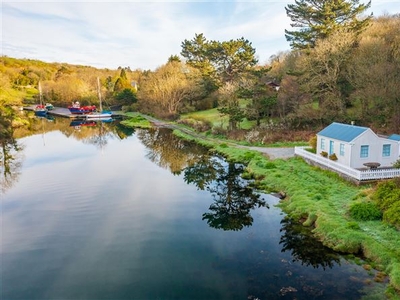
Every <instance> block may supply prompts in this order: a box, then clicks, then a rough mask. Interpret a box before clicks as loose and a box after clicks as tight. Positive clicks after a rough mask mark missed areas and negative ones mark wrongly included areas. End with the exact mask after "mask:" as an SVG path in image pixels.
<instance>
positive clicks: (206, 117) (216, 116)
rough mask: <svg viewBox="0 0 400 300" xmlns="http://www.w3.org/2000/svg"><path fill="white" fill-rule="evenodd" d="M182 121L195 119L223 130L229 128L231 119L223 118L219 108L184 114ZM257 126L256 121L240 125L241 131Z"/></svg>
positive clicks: (247, 121) (244, 121)
mask: <svg viewBox="0 0 400 300" xmlns="http://www.w3.org/2000/svg"><path fill="white" fill-rule="evenodd" d="M181 119H182V120H184V119H194V120H201V121H207V122H210V123H211V124H212V126H213V127H221V128H224V129H226V128H228V124H229V118H228V116H223V115H221V114H220V112H219V111H218V109H217V108H212V109H208V110H203V111H196V112H191V113H187V114H182V115H181ZM254 125H255V121H249V120H247V119H244V120H243V121H242V122H241V123H240V124H239V126H240V128H241V129H251V128H253V127H254Z"/></svg>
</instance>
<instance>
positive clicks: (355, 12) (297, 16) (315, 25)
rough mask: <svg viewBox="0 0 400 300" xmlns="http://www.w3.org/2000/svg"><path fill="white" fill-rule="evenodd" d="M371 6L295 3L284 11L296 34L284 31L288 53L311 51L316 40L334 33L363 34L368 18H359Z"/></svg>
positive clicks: (347, 0) (338, 0) (351, 1)
mask: <svg viewBox="0 0 400 300" xmlns="http://www.w3.org/2000/svg"><path fill="white" fill-rule="evenodd" d="M370 6H371V1H369V2H368V3H367V4H359V0H295V4H289V5H288V6H287V7H285V9H286V14H287V16H288V17H289V18H290V19H291V21H292V24H291V26H292V27H295V28H300V30H298V31H289V30H285V36H286V40H287V41H288V42H290V46H291V47H292V49H305V48H313V47H314V46H315V42H316V41H317V40H318V39H324V38H327V37H329V36H330V35H331V34H332V33H334V32H336V31H337V30H338V29H340V30H346V31H349V32H353V33H356V34H357V33H360V32H361V31H362V30H364V29H365V28H366V27H367V26H368V24H369V22H370V20H371V18H372V14H371V15H369V16H367V17H364V18H359V17H360V16H361V15H362V14H363V13H364V12H365V11H366V10H367V9H368V8H370Z"/></svg>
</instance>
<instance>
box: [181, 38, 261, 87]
mask: <svg viewBox="0 0 400 300" xmlns="http://www.w3.org/2000/svg"><path fill="white" fill-rule="evenodd" d="M255 52H256V50H255V49H254V48H253V47H252V45H251V42H249V41H248V40H245V39H244V38H243V37H242V38H240V39H236V40H230V41H224V42H219V41H207V39H206V38H205V37H204V35H203V34H196V35H195V38H194V39H193V40H192V41H188V40H185V41H184V42H183V43H182V52H181V55H182V56H183V57H184V58H186V60H187V63H188V64H189V65H191V66H193V67H195V68H197V69H199V70H200V72H201V73H202V75H203V76H208V77H211V78H215V77H214V75H215V74H216V75H217V78H216V79H218V82H217V84H218V85H223V84H224V83H225V82H232V81H234V80H236V79H238V78H239V77H240V76H241V75H242V74H243V73H244V72H246V71H248V69H249V68H251V67H253V66H255V65H256V64H257V62H258V61H257V59H256V57H255Z"/></svg>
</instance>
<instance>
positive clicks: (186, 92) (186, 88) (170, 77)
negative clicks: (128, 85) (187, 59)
mask: <svg viewBox="0 0 400 300" xmlns="http://www.w3.org/2000/svg"><path fill="white" fill-rule="evenodd" d="M199 79H200V74H199V72H198V71H197V70H196V69H194V68H192V67H190V66H188V65H185V64H183V63H179V62H170V63H167V64H165V65H163V66H161V67H159V68H158V69H157V70H156V71H155V72H153V73H150V74H149V75H148V77H147V79H146V80H144V81H143V84H142V85H141V89H140V91H139V94H138V97H139V100H143V101H146V100H147V101H149V102H152V103H155V104H158V105H159V106H160V107H161V108H162V109H163V110H164V111H166V112H168V113H169V114H175V113H179V109H180V108H181V107H182V105H183V102H184V101H185V100H186V101H189V100H190V99H191V98H195V97H197V95H198V94H199V93H201V92H202V91H201V83H200V82H199Z"/></svg>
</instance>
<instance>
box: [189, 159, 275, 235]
mask: <svg viewBox="0 0 400 300" xmlns="http://www.w3.org/2000/svg"><path fill="white" fill-rule="evenodd" d="M243 168H244V166H243V165H242V164H237V163H232V162H229V163H227V162H225V161H224V160H222V159H221V158H218V157H212V158H207V159H204V160H202V161H201V162H200V163H197V164H194V165H192V166H189V167H187V168H186V169H185V170H184V180H185V182H187V183H193V184H195V185H196V186H197V187H198V188H199V189H200V190H208V191H209V192H210V193H211V194H212V195H213V198H214V201H215V202H214V203H213V204H211V205H210V212H206V213H204V214H203V220H206V221H207V224H208V225H209V226H210V227H213V228H216V229H223V230H235V231H237V230H241V229H243V227H245V226H246V227H248V226H251V225H252V223H253V217H252V216H251V214H250V210H251V209H253V208H255V207H268V206H267V204H266V202H265V200H264V199H262V198H261V195H259V194H257V193H255V192H254V190H253V189H252V188H251V187H249V185H248V182H247V181H246V180H244V179H243V178H242V177H241V174H242V173H243Z"/></svg>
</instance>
